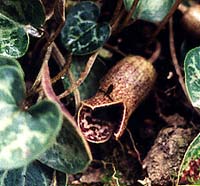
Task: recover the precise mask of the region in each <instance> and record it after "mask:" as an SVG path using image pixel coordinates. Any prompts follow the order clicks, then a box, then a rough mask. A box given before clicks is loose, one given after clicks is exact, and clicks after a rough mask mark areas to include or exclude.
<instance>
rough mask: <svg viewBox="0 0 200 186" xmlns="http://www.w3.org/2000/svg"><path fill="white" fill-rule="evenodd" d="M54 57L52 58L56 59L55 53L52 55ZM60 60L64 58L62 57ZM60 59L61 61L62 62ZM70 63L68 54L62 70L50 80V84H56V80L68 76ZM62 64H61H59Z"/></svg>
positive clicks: (70, 59) (70, 56) (70, 57)
mask: <svg viewBox="0 0 200 186" xmlns="http://www.w3.org/2000/svg"><path fill="white" fill-rule="evenodd" d="M53 55H54V58H58V57H57V55H58V54H57V53H53ZM62 58H64V57H63V56H62ZM62 58H61V60H62ZM71 62H72V55H71V54H69V55H68V57H67V61H66V62H65V64H64V66H63V69H62V70H61V71H60V72H59V73H58V74H57V75H56V76H55V77H53V78H52V79H51V83H53V84H54V83H56V82H57V81H58V80H60V79H61V78H62V77H63V76H65V75H66V74H68V70H69V68H70V65H71ZM61 63H62V62H61Z"/></svg>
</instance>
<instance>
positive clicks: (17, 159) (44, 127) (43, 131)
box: [0, 57, 62, 170]
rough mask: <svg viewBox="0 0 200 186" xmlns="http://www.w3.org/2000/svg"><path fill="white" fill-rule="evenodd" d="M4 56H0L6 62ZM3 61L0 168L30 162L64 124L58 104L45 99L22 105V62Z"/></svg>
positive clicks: (52, 139) (0, 85)
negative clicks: (27, 107) (15, 63)
mask: <svg viewBox="0 0 200 186" xmlns="http://www.w3.org/2000/svg"><path fill="white" fill-rule="evenodd" d="M4 59H5V57H0V61H3V60H4ZM6 60H7V62H0V64H2V65H1V66H0V169H1V170H3V169H14V168H19V167H22V166H25V165H27V164H28V163H30V162H31V161H33V160H35V159H36V158H37V157H39V156H40V155H41V154H42V153H43V152H44V151H45V150H47V149H48V148H49V147H50V146H52V144H53V143H54V142H55V139H56V136H57V134H58V132H59V130H60V128H61V125H62V114H61V112H60V110H59V108H58V107H57V105H56V104H54V103H53V102H50V101H46V100H43V101H41V102H39V103H37V104H36V105H33V106H32V107H30V108H29V109H28V110H25V108H24V106H23V102H24V98H25V83H24V80H23V73H22V70H21V68H20V66H19V65H13V66H12V65H11V64H12V63H13V62H14V61H13V60H11V61H10V62H8V61H9V59H8V58H7V59H6Z"/></svg>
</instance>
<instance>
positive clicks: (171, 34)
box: [169, 18, 188, 99]
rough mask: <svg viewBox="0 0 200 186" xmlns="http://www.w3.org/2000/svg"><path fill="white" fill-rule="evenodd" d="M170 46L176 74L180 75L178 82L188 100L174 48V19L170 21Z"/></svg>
mask: <svg viewBox="0 0 200 186" xmlns="http://www.w3.org/2000/svg"><path fill="white" fill-rule="evenodd" d="M169 44H170V53H171V57H172V62H173V65H174V68H175V71H176V74H177V75H178V81H179V83H180V85H181V88H182V89H183V92H184V94H185V96H186V97H187V99H188V95H187V91H186V88H185V83H184V81H183V76H182V73H181V69H180V66H179V64H178V60H177V57H176V49H175V46H174V33H173V19H172V18H171V19H170V20H169Z"/></svg>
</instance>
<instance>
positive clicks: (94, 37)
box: [61, 1, 110, 55]
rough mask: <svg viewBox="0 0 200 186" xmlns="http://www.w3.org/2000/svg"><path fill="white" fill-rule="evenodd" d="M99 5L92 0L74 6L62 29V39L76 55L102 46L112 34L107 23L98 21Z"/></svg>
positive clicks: (87, 52) (90, 51) (67, 47)
mask: <svg viewBox="0 0 200 186" xmlns="http://www.w3.org/2000/svg"><path fill="white" fill-rule="evenodd" d="M99 15H100V10H99V7H98V6H97V5H96V4H95V3H93V2H90V1H85V2H81V3H78V4H76V5H75V6H73V7H72V8H71V9H70V10H69V12H68V15H67V18H66V20H67V21H66V23H65V26H64V27H63V30H62V31H61V40H62V43H63V44H64V46H65V47H66V49H67V50H69V51H71V52H72V53H74V54H76V55H84V54H89V53H92V52H94V51H95V50H97V49H98V48H100V47H101V46H102V45H103V44H104V43H105V41H106V40H107V39H108V38H109V36H110V26H109V24H107V23H97V22H96V21H97V19H98V17H99Z"/></svg>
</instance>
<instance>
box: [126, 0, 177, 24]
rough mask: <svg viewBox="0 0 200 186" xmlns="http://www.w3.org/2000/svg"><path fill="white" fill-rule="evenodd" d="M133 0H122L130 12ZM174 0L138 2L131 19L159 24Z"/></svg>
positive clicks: (145, 0) (144, 0)
mask: <svg viewBox="0 0 200 186" xmlns="http://www.w3.org/2000/svg"><path fill="white" fill-rule="evenodd" d="M133 2H134V0H124V5H125V7H126V9H127V10H130V8H131V6H132V4H133ZM174 2H175V0H162V1H161V0H139V2H138V5H137V8H136V10H135V12H134V14H133V16H132V18H133V19H142V20H145V21H149V22H154V23H157V22H160V21H162V20H163V18H164V17H165V16H166V15H167V13H168V12H169V11H170V9H171V7H172V6H173V4H174Z"/></svg>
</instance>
